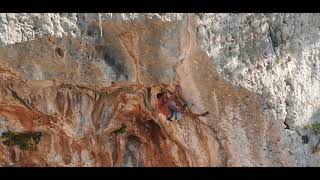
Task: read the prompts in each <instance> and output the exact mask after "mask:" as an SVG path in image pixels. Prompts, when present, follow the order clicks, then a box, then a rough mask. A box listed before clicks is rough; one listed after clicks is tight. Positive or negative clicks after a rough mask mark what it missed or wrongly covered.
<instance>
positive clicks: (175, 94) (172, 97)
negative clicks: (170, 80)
mask: <svg viewBox="0 0 320 180" xmlns="http://www.w3.org/2000/svg"><path fill="white" fill-rule="evenodd" d="M179 89H180V87H179V86H176V89H175V90H174V92H173V93H172V95H171V96H170V97H169V99H168V101H167V102H166V105H169V104H170V102H171V101H173V100H174V99H175V98H176V97H177V93H178V90H179Z"/></svg>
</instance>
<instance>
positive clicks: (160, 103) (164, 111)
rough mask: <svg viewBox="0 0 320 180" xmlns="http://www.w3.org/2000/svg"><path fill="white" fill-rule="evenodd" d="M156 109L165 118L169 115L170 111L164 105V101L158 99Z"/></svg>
mask: <svg viewBox="0 0 320 180" xmlns="http://www.w3.org/2000/svg"><path fill="white" fill-rule="evenodd" d="M158 108H159V110H160V112H161V113H162V114H164V115H165V116H170V115H171V111H170V110H169V107H168V104H167V103H166V101H165V100H164V99H160V100H159V101H158Z"/></svg>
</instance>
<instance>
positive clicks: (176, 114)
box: [168, 106, 182, 121]
mask: <svg viewBox="0 0 320 180" xmlns="http://www.w3.org/2000/svg"><path fill="white" fill-rule="evenodd" d="M169 109H170V111H171V115H170V117H168V120H171V121H173V120H180V119H181V118H182V114H181V112H179V111H177V110H176V108H174V107H171V106H169Z"/></svg>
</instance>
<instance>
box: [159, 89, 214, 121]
mask: <svg viewBox="0 0 320 180" xmlns="http://www.w3.org/2000/svg"><path fill="white" fill-rule="evenodd" d="M179 89H180V87H179V86H178V85H176V88H175V91H174V92H173V93H172V95H171V96H170V97H168V96H167V93H166V92H160V93H159V94H157V99H158V107H159V110H160V112H161V113H162V114H164V115H165V116H166V117H167V120H168V121H173V120H180V119H181V118H182V117H183V116H190V117H192V118H197V117H204V116H206V115H208V114H209V112H205V113H203V114H194V113H191V112H188V111H183V110H182V109H181V108H179V107H178V106H177V104H176V97H177V93H178V90H179ZM185 106H186V105H184V106H183V107H184V108H185Z"/></svg>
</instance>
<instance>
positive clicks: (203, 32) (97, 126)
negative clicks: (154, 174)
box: [0, 13, 320, 167]
mask: <svg viewBox="0 0 320 180" xmlns="http://www.w3.org/2000/svg"><path fill="white" fill-rule="evenodd" d="M318 19H319V15H318V14H137V13H131V14H111V13H110V14H105V13H100V14H99V13H96V14H10V13H9V14H0V45H1V48H0V133H2V134H3V133H4V132H7V131H12V132H21V133H22V132H41V133H42V136H41V139H40V141H39V143H38V144H37V148H36V149H35V150H22V149H20V148H19V146H8V145H6V144H5V143H4V141H3V140H1V142H0V165H1V166H118V167H123V166H141V167H143V166H179V167H181V166H319V161H318V160H319V153H318V152H319V151H317V149H318V146H319V136H318V135H317V133H315V131H314V130H312V129H306V128H304V125H305V124H308V123H315V122H318V120H319V117H318V116H319V112H318V105H319V103H317V101H316V100H317V99H318V95H317V94H318V93H317V90H318V89H319V88H318V86H319V81H318V79H317V76H318V74H319V73H318V70H317V66H318V65H317V64H318V63H317V62H318V57H317V48H318V44H319V43H318V41H319V25H320V24H319V22H318ZM163 83H165V84H167V85H169V89H170V90H171V91H173V88H174V86H173V85H174V84H177V83H178V84H179V85H180V86H181V94H180V95H181V96H182V97H183V99H184V100H185V103H187V104H188V105H190V106H191V105H192V108H191V110H192V111H193V112H194V113H202V112H204V111H209V112H210V114H209V115H208V116H206V117H200V118H191V117H184V118H183V119H182V120H181V121H179V122H169V121H167V120H166V117H165V116H164V115H163V114H161V113H160V112H159V110H158V108H157V98H156V94H157V93H158V92H160V90H161V88H163V87H164V86H163ZM319 149H320V148H319Z"/></svg>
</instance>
